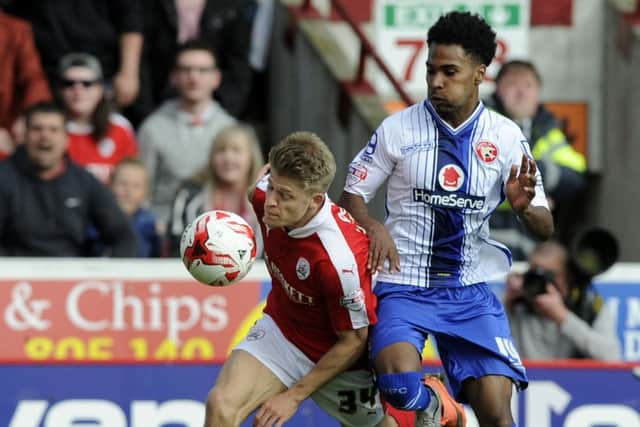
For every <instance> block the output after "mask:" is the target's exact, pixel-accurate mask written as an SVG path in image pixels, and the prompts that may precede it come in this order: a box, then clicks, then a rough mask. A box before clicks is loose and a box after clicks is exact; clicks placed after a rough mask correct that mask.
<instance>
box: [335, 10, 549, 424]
mask: <svg viewBox="0 0 640 427" xmlns="http://www.w3.org/2000/svg"><path fill="white" fill-rule="evenodd" d="M427 44H428V46H429V54H428V58H427V64H426V65H427V86H428V99H427V100H425V101H423V102H420V103H418V104H415V105H413V106H410V107H408V108H406V109H405V110H403V111H401V112H400V113H398V114H395V115H393V116H391V117H389V118H387V119H386V120H385V121H384V122H383V123H382V124H381V125H380V127H379V128H378V129H377V130H376V133H375V134H374V135H373V136H372V138H371V140H370V141H369V142H368V144H367V145H366V146H365V147H364V148H363V149H362V151H360V153H359V154H358V155H357V156H356V158H355V159H354V160H353V162H352V163H351V165H350V167H349V174H348V177H347V183H346V185H345V191H344V193H343V196H342V198H341V202H340V203H341V204H342V206H344V207H346V208H347V209H348V210H349V211H350V212H351V214H352V215H353V216H354V217H355V219H356V220H357V221H358V222H359V223H360V224H361V225H362V226H363V227H364V228H365V229H366V230H367V232H368V234H369V237H370V240H371V246H370V253H369V261H368V263H369V267H370V268H371V269H373V270H376V271H379V274H378V278H377V282H376V285H375V288H374V292H375V293H376V295H377V296H378V300H379V305H378V311H377V312H378V319H379V321H378V323H377V324H376V325H374V326H373V327H372V330H371V333H370V339H371V357H372V358H373V360H374V367H375V369H376V371H377V374H378V383H379V388H380V391H381V393H382V395H383V397H384V398H385V400H386V401H387V402H388V403H390V404H391V405H393V406H394V407H396V408H399V409H405V410H415V411H418V423H417V425H419V426H432V427H435V426H440V425H444V426H460V425H463V424H464V423H465V417H464V414H461V413H460V407H459V405H457V404H456V403H455V402H453V401H452V399H451V398H450V397H449V396H448V395H446V394H445V393H446V392H445V391H444V387H443V386H442V383H441V382H440V381H439V380H438V379H436V378H434V377H425V378H422V376H421V357H420V355H421V352H422V348H423V346H424V342H425V340H426V338H427V336H428V335H432V336H433V337H435V339H436V341H437V345H438V351H439V354H440V357H441V359H442V362H443V366H444V369H445V371H446V373H447V377H448V379H449V383H450V386H451V389H452V391H453V394H454V396H456V398H457V399H458V400H459V401H461V402H469V403H470V405H471V407H472V408H473V410H474V412H475V414H476V416H477V418H478V420H479V423H480V426H481V427H512V426H515V424H514V421H513V417H512V414H511V410H510V399H511V389H512V384H516V386H517V387H518V388H520V389H521V388H524V387H526V385H527V377H526V373H525V369H524V367H523V366H522V363H521V362H520V357H519V356H518V352H517V351H516V349H515V347H514V345H513V341H512V338H511V332H510V330H509V325H508V321H507V318H506V316H505V313H504V308H503V307H502V304H501V303H500V302H499V300H498V299H497V298H496V296H495V295H494V294H493V293H492V292H491V290H490V289H489V287H488V286H487V284H486V282H487V281H489V280H493V279H498V278H500V277H502V276H504V274H505V273H507V271H508V270H509V268H510V265H511V255H510V253H509V251H508V249H507V248H506V247H505V246H504V245H501V244H500V243H498V242H495V241H492V240H491V239H490V238H489V227H488V218H489V216H490V215H491V213H492V212H493V211H494V210H495V208H496V207H497V206H498V205H499V204H500V203H501V202H502V201H503V200H504V199H505V198H506V199H507V200H508V201H509V202H510V204H511V207H512V208H513V210H514V211H515V213H516V214H517V215H518V216H519V218H520V219H521V220H522V221H523V222H524V223H525V224H526V225H527V227H528V228H529V229H530V230H531V232H532V233H533V234H535V235H536V236H537V237H539V238H541V239H546V238H548V237H549V236H550V235H551V234H552V232H553V220H552V216H551V213H550V211H549V208H548V206H547V201H546V199H545V196H544V194H545V193H544V189H543V187H542V180H541V178H540V173H539V172H538V171H537V169H536V164H535V162H534V161H533V159H532V156H531V153H530V150H529V146H528V143H527V141H526V140H525V137H524V136H523V135H522V133H521V131H520V129H519V128H518V126H517V125H516V124H515V123H513V122H511V121H510V120H508V119H507V118H505V117H503V116H501V115H499V114H497V113H495V112H492V111H489V110H488V109H486V108H485V107H484V106H483V104H482V102H481V101H480V99H479V93H478V87H479V85H480V83H481V82H482V80H483V78H484V76H485V72H486V69H487V67H488V65H489V64H490V63H491V60H492V58H493V57H494V55H495V49H496V42H495V33H494V32H493V30H492V29H491V27H490V26H489V25H488V24H487V23H486V22H485V21H483V20H482V18H480V17H479V16H477V15H472V14H470V13H461V12H451V13H448V14H446V15H444V16H442V17H440V18H439V20H438V21H437V22H436V23H435V24H434V25H433V26H432V27H431V28H430V29H429V33H428V36H427ZM387 179H388V183H387V194H386V198H387V200H386V208H387V215H386V219H385V225H384V226H383V225H382V224H380V223H379V222H377V221H375V220H374V219H372V218H371V217H370V216H369V215H368V212H367V207H366V203H367V202H368V201H369V200H371V198H372V197H373V196H374V194H375V192H376V190H377V189H378V187H380V186H381V185H382V183H383V182H384V181H385V180H387Z"/></svg>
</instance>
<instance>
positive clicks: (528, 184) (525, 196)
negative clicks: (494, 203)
mask: <svg viewBox="0 0 640 427" xmlns="http://www.w3.org/2000/svg"><path fill="white" fill-rule="evenodd" d="M519 169H520V170H518V165H512V166H511V173H510V174H509V179H508V180H507V190H506V191H507V200H509V203H510V204H511V207H512V208H513V210H514V211H515V212H516V213H518V214H519V213H522V212H524V211H525V210H526V209H527V208H528V207H529V204H530V203H531V200H532V199H533V197H534V196H535V195H536V171H537V167H536V162H535V161H533V160H532V159H530V158H528V157H527V156H526V155H524V154H523V155H522V162H521V163H520V168H519Z"/></svg>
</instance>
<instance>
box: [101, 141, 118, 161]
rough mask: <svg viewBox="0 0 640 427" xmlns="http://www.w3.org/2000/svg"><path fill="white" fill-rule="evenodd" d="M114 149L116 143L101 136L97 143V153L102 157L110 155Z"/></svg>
mask: <svg viewBox="0 0 640 427" xmlns="http://www.w3.org/2000/svg"><path fill="white" fill-rule="evenodd" d="M115 151H116V143H115V142H113V139H111V138H102V139H101V140H100V142H99V143H98V153H100V155H101V156H102V157H111V156H112V155H113V153H115Z"/></svg>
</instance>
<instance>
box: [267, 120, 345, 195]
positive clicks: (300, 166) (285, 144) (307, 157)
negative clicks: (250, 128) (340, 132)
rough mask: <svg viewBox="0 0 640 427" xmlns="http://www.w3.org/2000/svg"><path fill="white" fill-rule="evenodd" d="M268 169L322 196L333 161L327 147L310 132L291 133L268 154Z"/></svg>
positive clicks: (331, 173)
mask: <svg viewBox="0 0 640 427" xmlns="http://www.w3.org/2000/svg"><path fill="white" fill-rule="evenodd" d="M269 164H270V165H271V169H272V170H273V171H274V172H275V173H277V174H279V175H283V176H286V177H288V178H292V179H295V180H297V181H300V183H301V184H302V188H303V189H304V190H305V191H309V192H320V193H326V192H327V190H329V186H330V185H331V183H332V182H333V178H334V177H335V175H336V160H335V158H334V157H333V154H332V153H331V151H330V150H329V147H327V145H326V144H325V143H324V142H323V141H322V139H320V137H319V136H318V135H316V134H315V133H312V132H294V133H292V134H290V135H288V136H286V137H285V138H283V139H282V140H281V141H280V142H279V143H278V144H277V145H276V146H274V147H273V148H272V149H271V151H270V152H269Z"/></svg>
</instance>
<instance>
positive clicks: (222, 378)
mask: <svg viewBox="0 0 640 427" xmlns="http://www.w3.org/2000/svg"><path fill="white" fill-rule="evenodd" d="M284 390H286V387H285V386H284V384H282V382H280V380H279V379H278V378H277V377H276V376H275V375H274V374H273V373H272V372H271V370H269V369H268V368H267V367H266V366H264V365H263V364H262V363H260V362H259V361H258V359H256V358H255V357H253V356H251V355H250V354H249V353H247V352H245V351H242V350H236V351H233V352H232V353H231V355H230V356H229V358H228V359H227V361H226V362H225V364H224V367H223V368H222V372H220V375H219V376H218V379H217V381H216V385H215V387H214V388H213V389H212V390H211V392H209V396H208V398H207V405H206V418H205V422H204V427H237V426H239V425H240V424H241V423H242V422H243V421H244V420H245V419H246V418H247V417H248V416H249V414H251V412H253V411H254V410H255V409H257V408H258V407H259V406H260V405H261V404H262V403H264V402H265V401H266V400H267V399H268V398H269V397H271V396H274V395H276V394H278V393H280V392H282V391H284Z"/></svg>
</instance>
